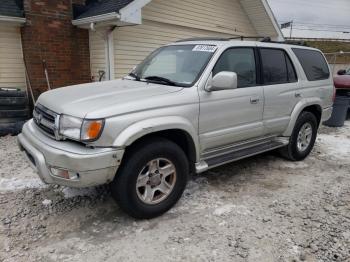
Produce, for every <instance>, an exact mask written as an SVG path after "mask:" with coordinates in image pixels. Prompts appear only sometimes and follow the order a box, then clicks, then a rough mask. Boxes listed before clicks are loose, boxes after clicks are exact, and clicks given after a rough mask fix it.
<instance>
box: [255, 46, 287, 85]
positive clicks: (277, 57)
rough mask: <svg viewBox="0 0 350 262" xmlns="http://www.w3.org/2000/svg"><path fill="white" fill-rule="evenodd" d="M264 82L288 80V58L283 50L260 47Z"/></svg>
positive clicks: (279, 82) (272, 82)
mask: <svg viewBox="0 0 350 262" xmlns="http://www.w3.org/2000/svg"><path fill="white" fill-rule="evenodd" d="M260 54H261V62H262V67H263V79H264V84H267V85H269V84H270V85H271V84H281V83H287V82H288V74H287V66H286V59H285V55H284V51H283V50H279V49H265V48H262V49H260Z"/></svg>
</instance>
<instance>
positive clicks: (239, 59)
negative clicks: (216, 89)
mask: <svg viewBox="0 0 350 262" xmlns="http://www.w3.org/2000/svg"><path fill="white" fill-rule="evenodd" d="M222 71H230V72H235V73H236V74H237V78H238V87H247V86H255V85H256V69H255V55H254V49H253V48H232V49H228V50H226V51H225V52H224V53H223V54H222V55H221V57H220V58H219V60H218V62H217V63H216V65H215V67H214V69H213V76H214V75H216V74H217V73H219V72H222Z"/></svg>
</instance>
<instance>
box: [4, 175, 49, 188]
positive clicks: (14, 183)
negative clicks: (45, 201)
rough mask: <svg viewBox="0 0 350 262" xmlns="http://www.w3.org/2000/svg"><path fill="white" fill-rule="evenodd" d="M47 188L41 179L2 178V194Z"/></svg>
mask: <svg viewBox="0 0 350 262" xmlns="http://www.w3.org/2000/svg"><path fill="white" fill-rule="evenodd" d="M45 186H46V185H45V184H44V183H43V182H42V181H41V180H40V179H39V178H37V179H35V178H30V179H26V178H23V179H20V178H15V177H14V178H0V192H1V191H15V190H21V189H25V188H44V187H45Z"/></svg>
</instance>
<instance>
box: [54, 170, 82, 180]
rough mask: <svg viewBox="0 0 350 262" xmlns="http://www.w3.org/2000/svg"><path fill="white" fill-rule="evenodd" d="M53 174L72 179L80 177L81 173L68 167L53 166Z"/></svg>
mask: <svg viewBox="0 0 350 262" xmlns="http://www.w3.org/2000/svg"><path fill="white" fill-rule="evenodd" d="M50 170H51V174H52V175H54V176H56V177H59V178H64V179H70V180H78V179H79V173H76V172H73V171H69V170H66V169H60V168H56V167H51V168H50Z"/></svg>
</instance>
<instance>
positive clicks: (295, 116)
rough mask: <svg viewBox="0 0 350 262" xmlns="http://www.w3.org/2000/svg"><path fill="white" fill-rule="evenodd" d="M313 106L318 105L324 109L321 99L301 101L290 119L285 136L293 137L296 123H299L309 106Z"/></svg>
mask: <svg viewBox="0 0 350 262" xmlns="http://www.w3.org/2000/svg"><path fill="white" fill-rule="evenodd" d="M313 105H317V106H319V107H320V108H321V109H322V100H321V99H320V98H304V99H302V100H300V101H299V102H298V103H297V104H296V105H295V107H294V109H293V111H292V114H291V117H290V121H289V124H288V127H287V129H286V130H285V131H284V133H283V136H291V135H292V132H293V129H294V126H295V122H296V121H297V119H298V117H299V115H300V113H301V112H302V111H303V110H304V109H305V108H306V107H308V106H313ZM321 114H322V110H321ZM321 118H322V116H321Z"/></svg>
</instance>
